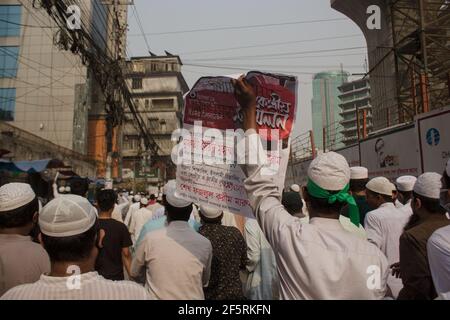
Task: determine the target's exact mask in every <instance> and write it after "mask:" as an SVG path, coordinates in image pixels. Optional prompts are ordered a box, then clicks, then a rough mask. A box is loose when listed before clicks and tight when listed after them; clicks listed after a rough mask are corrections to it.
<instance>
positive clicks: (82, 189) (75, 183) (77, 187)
mask: <svg viewBox="0 0 450 320" xmlns="http://www.w3.org/2000/svg"><path fill="white" fill-rule="evenodd" d="M88 190H89V183H88V181H87V179H83V178H74V179H73V180H72V181H70V193H71V194H74V195H77V196H80V197H85V196H86V193H87V192H88Z"/></svg>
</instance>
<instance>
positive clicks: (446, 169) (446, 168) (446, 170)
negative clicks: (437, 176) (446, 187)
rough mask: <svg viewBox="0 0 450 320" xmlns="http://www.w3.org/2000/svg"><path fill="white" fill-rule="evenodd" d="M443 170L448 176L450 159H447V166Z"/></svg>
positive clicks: (449, 173) (449, 174)
mask: <svg viewBox="0 0 450 320" xmlns="http://www.w3.org/2000/svg"><path fill="white" fill-rule="evenodd" d="M445 172H447V176H449V177H450V159H448V161H447V166H446V167H445Z"/></svg>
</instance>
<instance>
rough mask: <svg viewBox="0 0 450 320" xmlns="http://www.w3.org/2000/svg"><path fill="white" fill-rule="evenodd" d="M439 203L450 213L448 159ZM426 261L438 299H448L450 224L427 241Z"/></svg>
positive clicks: (449, 166)
mask: <svg viewBox="0 0 450 320" xmlns="http://www.w3.org/2000/svg"><path fill="white" fill-rule="evenodd" d="M440 204H441V206H442V207H443V208H445V209H446V210H447V214H449V213H450V160H448V162H447V166H446V168H445V171H444V174H443V175H442V189H441V194H440ZM427 252H428V261H429V263H430V270H431V275H432V277H433V283H434V287H435V289H436V293H437V294H438V297H439V299H442V300H450V226H448V227H444V228H441V229H438V230H437V231H435V232H434V233H433V235H432V236H431V237H430V239H428V242H427Z"/></svg>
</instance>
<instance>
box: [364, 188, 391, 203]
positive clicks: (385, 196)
mask: <svg viewBox="0 0 450 320" xmlns="http://www.w3.org/2000/svg"><path fill="white" fill-rule="evenodd" d="M366 192H367V193H370V194H372V195H374V196H379V197H381V198H383V200H384V202H393V201H394V198H392V196H388V195H386V194H381V193H378V192H374V191H372V190H370V189H366Z"/></svg>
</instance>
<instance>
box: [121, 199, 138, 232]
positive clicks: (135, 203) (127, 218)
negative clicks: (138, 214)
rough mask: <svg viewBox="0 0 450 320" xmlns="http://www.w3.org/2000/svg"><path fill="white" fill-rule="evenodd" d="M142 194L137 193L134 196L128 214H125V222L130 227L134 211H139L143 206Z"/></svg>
mask: <svg viewBox="0 0 450 320" xmlns="http://www.w3.org/2000/svg"><path fill="white" fill-rule="evenodd" d="M141 198H142V197H141V196H140V195H138V194H137V195H135V196H133V200H132V202H133V203H132V204H131V205H130V208H129V209H128V212H127V215H126V216H125V219H124V220H123V223H124V224H125V225H126V226H127V227H128V228H129V227H130V225H131V219H132V217H133V213H134V212H135V211H138V210H139V208H140V207H141Z"/></svg>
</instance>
